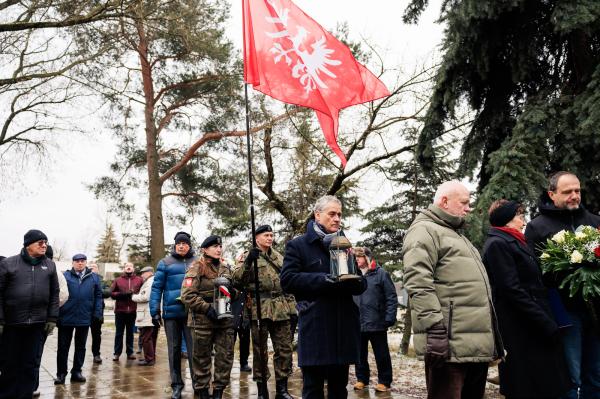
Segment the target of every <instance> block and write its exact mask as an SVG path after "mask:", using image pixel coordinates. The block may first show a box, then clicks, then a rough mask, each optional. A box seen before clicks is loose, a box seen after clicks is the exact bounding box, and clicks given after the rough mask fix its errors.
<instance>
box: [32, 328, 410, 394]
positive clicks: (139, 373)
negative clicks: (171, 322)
mask: <svg viewBox="0 0 600 399" xmlns="http://www.w3.org/2000/svg"><path fill="white" fill-rule="evenodd" d="M137 339H138V335H137V334H136V335H135V345H134V346H135V347H136V348H137ZM113 343H114V326H112V325H111V324H106V325H104V326H103V331H102V346H101V353H102V355H101V356H102V360H103V362H102V364H96V363H93V362H92V352H91V335H89V336H88V341H87V346H88V348H87V351H86V359H85V363H84V366H83V370H82V372H83V375H84V376H85V377H86V378H87V382H85V383H71V382H70V377H71V376H70V375H67V378H66V384H65V385H63V386H60V385H59V386H55V385H54V377H55V375H56V347H57V343H56V333H55V334H53V335H51V336H50V337H48V340H47V342H46V346H45V348H44V356H43V358H42V366H41V369H40V388H39V389H40V392H41V398H56V399H62V398H64V399H71V398H111V399H120V398H128V399H130V398H143V399H153V398H169V397H170V395H171V387H170V380H169V362H168V358H167V342H166V338H165V335H164V331H163V330H162V329H161V331H160V333H159V338H158V343H157V348H156V349H157V350H156V352H157V353H156V364H155V365H154V366H150V367H144V366H138V365H137V360H127V359H126V356H125V355H122V356H121V358H120V359H119V361H118V362H113V361H112V349H113ZM72 349H73V348H71V352H70V353H69V369H70V367H71V362H72V357H73V350H72ZM235 353H236V354H235V360H234V366H233V369H232V371H231V385H230V386H229V387H228V388H227V389H226V390H225V394H224V397H225V398H228V399H229V398H236V399H237V398H240V399H245V398H256V384H255V383H254V381H252V373H241V374H240V371H239V362H238V357H237V356H238V352H237V349H236V351H235ZM271 355H272V353H271ZM140 356H141V355H140ZM269 363H270V367H271V374H272V375H274V372H273V370H272V361H269ZM250 364H252V360H251V359H250ZM294 364H296V357H295V353H294ZM182 369H183V370H185V374H186V376H185V384H186V386H185V390H184V391H183V397H184V398H189V399H191V398H193V396H194V395H193V390H192V384H191V380H190V375H189V370H188V367H187V360H185V359H184V360H183V361H182ZM372 370H376V368H375V365H373V367H372ZM398 372H399V371H398V369H397V368H395V370H394V373H395V374H396V373H398ZM353 382H354V378H353V367H351V378H350V384H349V385H348V398H350V399H358V398H360V399H366V398H378V399H389V398H394V399H409V398H416V397H419V396H415V395H403V394H399V393H397V392H386V393H375V391H374V385H373V386H371V387H370V388H371V389H369V390H364V391H362V392H355V391H353V389H352V385H351V384H352V383H353ZM289 388H290V393H291V394H292V395H293V396H294V397H296V398H300V397H301V391H302V375H301V373H300V369H298V368H297V367H294V373H293V374H292V376H291V377H290V379H289ZM274 391H275V381H274V379H271V380H270V381H269V392H270V397H271V398H273V397H275V392H274Z"/></svg>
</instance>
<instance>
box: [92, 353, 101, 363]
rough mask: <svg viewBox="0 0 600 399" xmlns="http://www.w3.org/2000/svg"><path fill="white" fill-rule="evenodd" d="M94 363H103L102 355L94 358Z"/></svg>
mask: <svg viewBox="0 0 600 399" xmlns="http://www.w3.org/2000/svg"><path fill="white" fill-rule="evenodd" d="M94 363H98V364H100V363H102V358H101V357H100V355H96V356H94Z"/></svg>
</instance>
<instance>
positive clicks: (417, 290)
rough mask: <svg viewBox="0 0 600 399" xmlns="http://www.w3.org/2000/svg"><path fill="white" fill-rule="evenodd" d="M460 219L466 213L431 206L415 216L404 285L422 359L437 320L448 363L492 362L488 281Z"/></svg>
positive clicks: (406, 253)
mask: <svg viewBox="0 0 600 399" xmlns="http://www.w3.org/2000/svg"><path fill="white" fill-rule="evenodd" d="M462 224H463V219H462V218H460V217H457V216H452V215H450V214H448V213H446V212H444V211H443V210H441V209H440V208H438V207H436V206H434V205H431V206H429V208H428V209H427V210H423V211H421V212H420V214H419V215H417V217H416V218H415V220H414V221H413V223H412V224H411V226H410V227H409V228H408V231H407V233H406V236H405V238H404V245H403V247H402V252H403V255H404V286H405V288H406V290H407V291H408V294H409V296H410V305H411V307H412V313H411V315H412V323H413V325H412V327H413V332H414V338H413V341H414V347H415V351H416V353H417V356H418V357H419V358H420V359H422V358H423V355H424V354H425V344H426V341H427V330H428V329H429V328H430V327H431V326H433V325H434V324H436V323H437V322H439V321H443V323H444V325H445V326H446V328H447V331H448V337H449V342H450V359H448V361H449V362H455V363H466V362H488V361H491V360H494V359H495V358H496V357H497V356H496V350H495V346H496V345H495V343H494V339H495V334H494V331H495V330H496V329H495V324H496V323H495V317H494V313H493V312H494V310H493V305H492V297H491V289H490V285H489V281H488V278H487V274H486V271H485V267H484V265H483V263H482V261H481V257H480V256H479V252H478V251H477V249H476V248H475V247H474V246H473V244H471V242H470V241H469V240H468V239H467V238H466V237H465V236H463V235H462V234H461V233H460V232H459V231H458V229H459V228H460V227H461V226H462ZM498 353H502V352H501V351H500V350H499V351H498Z"/></svg>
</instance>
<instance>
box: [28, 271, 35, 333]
mask: <svg viewBox="0 0 600 399" xmlns="http://www.w3.org/2000/svg"><path fill="white" fill-rule="evenodd" d="M34 292H35V266H33V265H31V295H30V296H29V319H28V322H27V324H31V316H32V312H33V293H34Z"/></svg>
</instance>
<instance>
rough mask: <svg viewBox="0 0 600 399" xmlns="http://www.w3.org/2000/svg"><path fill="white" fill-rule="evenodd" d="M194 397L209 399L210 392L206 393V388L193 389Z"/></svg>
mask: <svg viewBox="0 0 600 399" xmlns="http://www.w3.org/2000/svg"><path fill="white" fill-rule="evenodd" d="M194 397H196V398H199V399H210V394H209V393H208V388H202V389H198V390H197V391H194Z"/></svg>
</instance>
